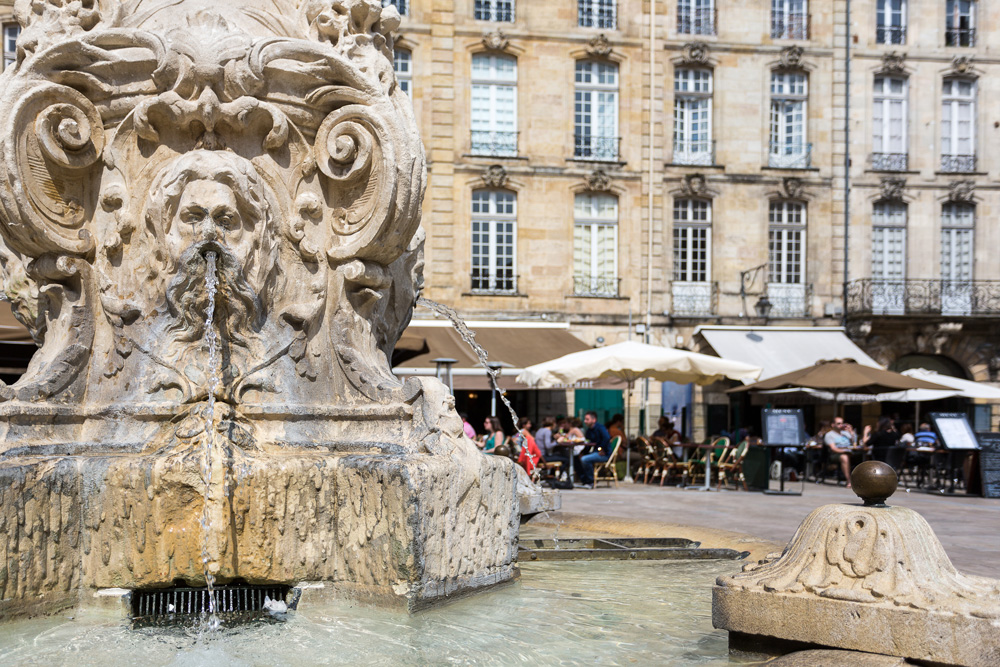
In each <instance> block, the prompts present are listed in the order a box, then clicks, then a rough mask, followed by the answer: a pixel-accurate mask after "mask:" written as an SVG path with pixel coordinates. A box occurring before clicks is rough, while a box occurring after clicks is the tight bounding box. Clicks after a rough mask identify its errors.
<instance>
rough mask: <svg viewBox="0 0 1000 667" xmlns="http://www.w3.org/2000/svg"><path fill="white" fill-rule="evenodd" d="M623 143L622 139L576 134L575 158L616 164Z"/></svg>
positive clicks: (574, 138) (574, 143)
mask: <svg viewBox="0 0 1000 667" xmlns="http://www.w3.org/2000/svg"><path fill="white" fill-rule="evenodd" d="M621 142H622V140H621V137H595V136H593V135H590V134H576V135H573V157H575V158H579V159H581V160H594V161H597V162H616V161H617V160H618V156H619V155H620V154H621V153H620V147H621Z"/></svg>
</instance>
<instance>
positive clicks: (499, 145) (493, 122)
mask: <svg viewBox="0 0 1000 667" xmlns="http://www.w3.org/2000/svg"><path fill="white" fill-rule="evenodd" d="M472 153H473V154H474V155H493V156H515V155H517V60H516V59H515V58H512V57H511V56H505V55H501V54H493V53H477V54H475V55H473V56H472Z"/></svg>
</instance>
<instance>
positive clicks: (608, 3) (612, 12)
mask: <svg viewBox="0 0 1000 667" xmlns="http://www.w3.org/2000/svg"><path fill="white" fill-rule="evenodd" d="M576 22H577V26H579V27H580V28H598V29H601V30H617V29H618V0H577V3H576Z"/></svg>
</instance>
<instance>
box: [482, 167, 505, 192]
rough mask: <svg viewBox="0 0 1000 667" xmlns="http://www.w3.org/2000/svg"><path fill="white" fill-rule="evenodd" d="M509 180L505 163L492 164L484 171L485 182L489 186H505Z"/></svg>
mask: <svg viewBox="0 0 1000 667" xmlns="http://www.w3.org/2000/svg"><path fill="white" fill-rule="evenodd" d="M507 180H508V177H507V170H506V169H504V168H503V165H499V164H492V165H490V166H489V167H487V168H486V171H484V172H483V184H484V185H485V186H486V187H488V188H505V187H507Z"/></svg>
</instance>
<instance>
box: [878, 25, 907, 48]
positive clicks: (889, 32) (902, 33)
mask: <svg viewBox="0 0 1000 667" xmlns="http://www.w3.org/2000/svg"><path fill="white" fill-rule="evenodd" d="M875 41H876V42H878V43H879V44H906V26H905V25H880V26H875Z"/></svg>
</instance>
